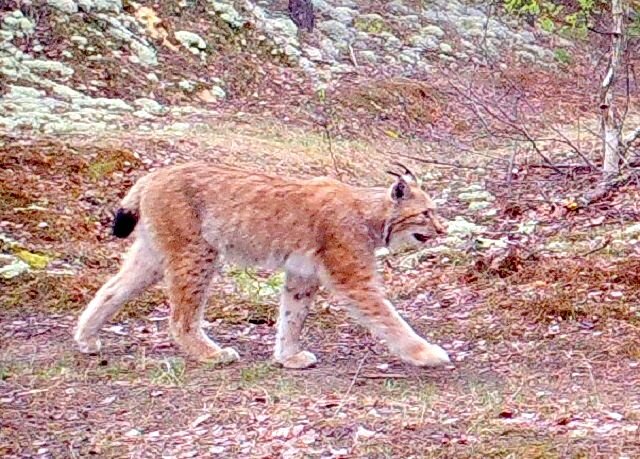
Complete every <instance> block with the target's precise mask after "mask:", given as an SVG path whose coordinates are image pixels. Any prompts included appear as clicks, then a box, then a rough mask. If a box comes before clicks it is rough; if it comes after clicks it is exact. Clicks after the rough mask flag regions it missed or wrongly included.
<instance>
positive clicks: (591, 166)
mask: <svg viewBox="0 0 640 459" xmlns="http://www.w3.org/2000/svg"><path fill="white" fill-rule="evenodd" d="M578 126H579V125H578ZM550 127H551V130H552V131H553V132H555V133H556V134H558V135H559V136H560V137H561V138H562V140H560V141H561V142H562V143H564V144H565V145H568V146H569V148H571V149H572V150H573V151H574V152H575V153H576V154H577V155H578V156H580V158H581V159H582V160H583V161H584V162H585V164H586V165H587V166H589V167H590V168H591V169H592V170H594V171H595V170H597V169H598V168H597V167H596V166H595V164H593V163H592V162H591V161H590V160H589V158H587V157H586V156H585V155H584V153H582V151H581V150H580V148H578V147H577V146H575V145H574V143H573V142H572V141H571V140H570V139H569V138H568V137H567V136H566V135H564V134H563V133H562V132H561V131H560V130H559V129H556V128H555V127H553V126H550ZM578 132H580V128H579V127H578ZM552 140H556V141H558V139H552Z"/></svg>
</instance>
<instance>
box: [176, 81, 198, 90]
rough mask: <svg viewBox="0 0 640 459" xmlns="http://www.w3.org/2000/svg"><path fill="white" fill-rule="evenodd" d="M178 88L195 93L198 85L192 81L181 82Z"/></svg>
mask: <svg viewBox="0 0 640 459" xmlns="http://www.w3.org/2000/svg"><path fill="white" fill-rule="evenodd" d="M178 87H179V88H180V89H182V90H183V91H185V92H193V91H195V89H196V84H195V83H194V82H193V81H191V80H180V82H179V83H178Z"/></svg>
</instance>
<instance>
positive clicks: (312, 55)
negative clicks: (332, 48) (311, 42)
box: [304, 46, 322, 62]
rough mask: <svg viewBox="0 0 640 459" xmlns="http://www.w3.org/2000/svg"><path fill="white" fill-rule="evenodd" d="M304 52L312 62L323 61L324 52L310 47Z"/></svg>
mask: <svg viewBox="0 0 640 459" xmlns="http://www.w3.org/2000/svg"><path fill="white" fill-rule="evenodd" d="M304 52H305V54H306V55H307V57H308V58H309V59H311V60H312V61H316V62H319V61H322V51H320V50H319V49H318V48H314V47H312V46H309V47H307V48H305V50H304Z"/></svg>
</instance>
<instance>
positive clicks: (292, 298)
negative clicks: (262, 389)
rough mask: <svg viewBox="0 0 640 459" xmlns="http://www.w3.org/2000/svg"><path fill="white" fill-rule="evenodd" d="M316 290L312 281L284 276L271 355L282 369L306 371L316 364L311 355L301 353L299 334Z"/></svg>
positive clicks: (313, 279)
mask: <svg viewBox="0 0 640 459" xmlns="http://www.w3.org/2000/svg"><path fill="white" fill-rule="evenodd" d="M318 287H319V284H318V280H317V279H316V278H315V277H305V276H299V275H296V274H293V273H291V272H287V273H286V274H285V285H284V287H283V289H282V294H281V297H280V311H279V317H278V330H277V333H276V346H275V351H274V359H275V361H276V362H278V363H280V364H281V365H282V366H283V367H285V368H297V369H302V368H308V367H310V366H312V365H314V364H315V363H316V361H317V359H316V356H315V355H313V354H312V353H311V352H309V351H303V350H301V349H300V334H301V332H302V327H303V326H304V322H305V319H306V318H307V314H308V313H309V308H310V307H311V304H312V303H313V299H314V297H315V294H316V292H317V291H318Z"/></svg>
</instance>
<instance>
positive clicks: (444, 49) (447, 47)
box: [440, 43, 453, 54]
mask: <svg viewBox="0 0 640 459" xmlns="http://www.w3.org/2000/svg"><path fill="white" fill-rule="evenodd" d="M440 51H442V52H443V53H444V54H451V53H452V52H453V47H452V46H451V45H450V44H448V43H440Z"/></svg>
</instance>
